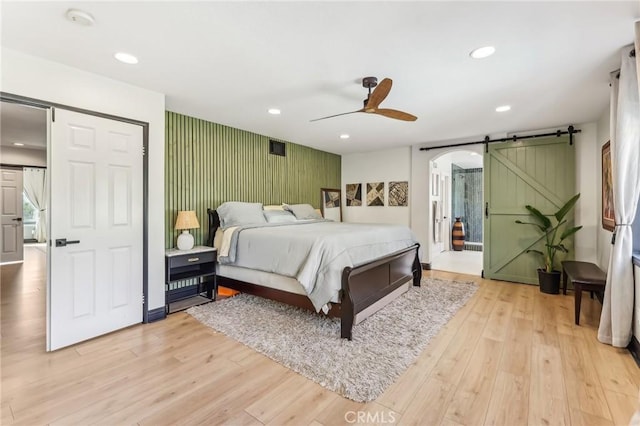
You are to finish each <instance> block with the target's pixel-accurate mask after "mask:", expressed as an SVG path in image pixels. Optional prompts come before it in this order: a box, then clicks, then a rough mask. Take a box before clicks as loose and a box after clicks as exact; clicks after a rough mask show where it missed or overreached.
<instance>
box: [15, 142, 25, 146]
mask: <svg viewBox="0 0 640 426" xmlns="http://www.w3.org/2000/svg"><path fill="white" fill-rule="evenodd" d="M13 144H14V145H15V146H24V144H23V143H20V142H14V143H13Z"/></svg>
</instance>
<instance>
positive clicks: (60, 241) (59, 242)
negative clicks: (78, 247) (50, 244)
mask: <svg viewBox="0 0 640 426" xmlns="http://www.w3.org/2000/svg"><path fill="white" fill-rule="evenodd" d="M67 244H80V240H73V241H67V239H66V238H59V239H57V240H56V247H66V246H67Z"/></svg>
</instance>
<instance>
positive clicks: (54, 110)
mask: <svg viewBox="0 0 640 426" xmlns="http://www.w3.org/2000/svg"><path fill="white" fill-rule="evenodd" d="M51 121H53V122H54V123H55V121H56V109H55V108H54V107H51Z"/></svg>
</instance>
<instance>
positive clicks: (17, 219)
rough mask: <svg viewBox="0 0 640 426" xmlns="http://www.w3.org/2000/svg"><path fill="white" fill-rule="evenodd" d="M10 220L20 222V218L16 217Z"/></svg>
mask: <svg viewBox="0 0 640 426" xmlns="http://www.w3.org/2000/svg"><path fill="white" fill-rule="evenodd" d="M11 220H14V221H16V222H22V218H21V217H16V218H15V219H11Z"/></svg>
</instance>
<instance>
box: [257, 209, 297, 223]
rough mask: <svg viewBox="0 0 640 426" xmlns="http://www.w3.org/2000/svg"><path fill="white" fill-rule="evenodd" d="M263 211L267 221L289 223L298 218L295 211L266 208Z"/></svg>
mask: <svg viewBox="0 0 640 426" xmlns="http://www.w3.org/2000/svg"><path fill="white" fill-rule="evenodd" d="M263 213H264V217H265V219H267V223H287V222H295V221H296V220H297V219H296V217H295V216H294V215H293V213H291V212H289V211H285V210H265V211H264V212H263Z"/></svg>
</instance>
